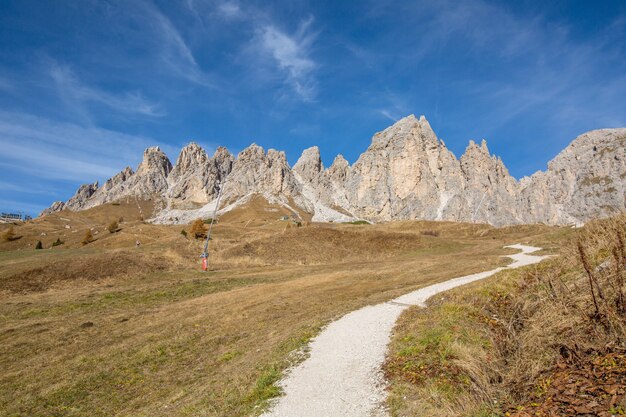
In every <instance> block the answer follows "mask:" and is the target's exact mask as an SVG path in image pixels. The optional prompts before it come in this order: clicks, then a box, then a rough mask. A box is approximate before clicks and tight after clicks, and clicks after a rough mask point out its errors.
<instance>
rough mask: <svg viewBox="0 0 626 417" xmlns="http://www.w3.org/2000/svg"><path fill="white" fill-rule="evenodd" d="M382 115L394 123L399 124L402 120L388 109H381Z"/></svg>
mask: <svg viewBox="0 0 626 417" xmlns="http://www.w3.org/2000/svg"><path fill="white" fill-rule="evenodd" d="M378 112H379V113H380V114H382V115H383V116H385V117H386V118H387V119H389V120H391V121H392V122H394V123H395V122H397V121H398V120H400V118H399V117H398V116H397V115H395V114H392V113H391V112H390V111H389V110H387V109H381V110H379V111H378Z"/></svg>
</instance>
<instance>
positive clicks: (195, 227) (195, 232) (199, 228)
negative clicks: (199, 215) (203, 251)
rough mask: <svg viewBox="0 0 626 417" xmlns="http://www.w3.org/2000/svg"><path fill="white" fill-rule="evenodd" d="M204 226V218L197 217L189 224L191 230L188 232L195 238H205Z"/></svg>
mask: <svg viewBox="0 0 626 417" xmlns="http://www.w3.org/2000/svg"><path fill="white" fill-rule="evenodd" d="M206 232H207V230H206V228H205V227H204V220H202V219H198V220H196V221H195V222H193V223H192V224H191V230H189V233H190V234H191V236H193V237H194V238H196V239H204V238H206Z"/></svg>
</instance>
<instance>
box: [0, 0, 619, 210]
mask: <svg viewBox="0 0 626 417" xmlns="http://www.w3.org/2000/svg"><path fill="white" fill-rule="evenodd" d="M625 68H626V2H624V1H614V2H612V1H574V0H572V1H564V0H561V1H559V0H554V1H549V2H544V1H505V2H495V1H487V0H469V1H447V0H438V1H425V2H420V1H412V2H402V1H384V0H379V1H367V0H364V1H359V2H354V1H297V0H296V1H284V2H269V1H245V0H241V1H235V0H181V1H178V2H176V1H164V0H126V1H117V0H84V1H63V0H55V1H44V0H41V1H31V0H15V1H13V0H3V1H2V2H0V210H2V211H5V210H11V211H18V210H22V211H25V212H27V213H31V214H37V213H38V212H39V211H40V210H41V209H43V208H45V207H47V206H48V205H49V204H50V203H51V202H52V201H54V200H67V198H69V197H70V196H71V195H72V194H73V192H74V191H75V189H76V188H77V186H78V185H79V184H81V183H85V182H93V181H95V180H100V181H101V182H102V181H104V180H106V179H107V178H108V177H110V176H111V175H113V174H115V173H116V172H118V171H120V170H121V169H122V168H124V167H125V166H126V165H131V166H133V168H136V166H137V164H138V163H139V162H140V160H141V155H142V151H143V149H144V148H145V147H147V146H151V145H160V146H161V147H162V148H163V149H164V150H165V151H166V153H168V155H169V156H170V159H171V160H172V162H174V161H175V159H176V157H177V155H178V151H179V150H180V148H181V147H182V146H184V145H185V144H187V143H188V142H189V141H191V140H193V141H196V142H198V143H200V144H201V145H203V146H204V147H205V148H206V149H207V151H208V152H210V153H212V152H213V151H214V149H215V148H216V147H217V146H219V145H224V146H226V147H228V148H229V149H230V150H231V151H232V152H234V153H236V152H239V151H240V150H242V149H243V148H245V147H246V146H248V145H249V144H250V143H252V142H256V143H258V144H259V145H261V146H263V147H264V148H266V149H267V148H275V149H279V150H285V151H286V153H287V157H288V159H289V162H290V163H291V164H292V165H293V163H295V161H296V160H297V158H298V157H299V155H300V153H301V152H302V150H303V149H305V148H308V147H310V146H313V145H318V146H319V147H320V148H321V152H322V158H323V161H324V163H325V165H329V164H330V163H331V162H332V160H333V159H334V157H335V155H336V154H338V153H342V154H343V155H344V156H345V157H346V158H347V159H348V161H350V162H351V163H353V162H354V161H355V160H356V159H357V158H358V156H359V155H360V153H362V152H363V151H364V150H365V149H366V148H367V146H368V145H369V143H370V139H371V137H372V135H373V134H374V133H375V132H377V131H379V130H382V129H384V128H385V127H387V126H389V125H390V124H392V123H393V122H394V121H395V120H397V119H399V118H401V117H403V116H406V115H408V114H411V113H414V114H416V115H417V116H419V115H421V114H423V115H425V116H426V117H427V119H428V120H429V121H430V123H431V125H432V126H433V128H434V130H435V132H436V133H437V135H438V136H439V137H440V138H442V139H443V140H444V141H445V142H446V145H447V146H448V147H449V148H450V149H452V151H453V152H454V153H455V154H456V155H457V157H458V156H460V155H461V154H462V153H463V151H464V149H465V147H466V146H467V142H468V141H469V139H475V140H480V139H483V138H486V139H487V141H488V143H489V147H490V150H491V152H492V153H494V154H497V155H500V156H501V157H502V159H503V160H504V162H505V164H506V165H507V166H508V167H509V170H510V171H511V173H512V174H513V175H514V176H515V177H517V178H519V177H521V176H524V175H529V174H532V173H533V172H534V171H536V170H539V169H545V166H546V163H547V162H548V161H549V160H550V159H551V158H553V157H554V156H555V155H556V154H557V153H558V152H559V151H560V150H561V149H562V148H564V147H565V146H566V145H567V144H568V143H569V142H570V141H571V140H572V139H574V138H575V137H576V136H577V135H579V134H581V133H583V132H585V131H587V130H591V129H597V128H604V127H624V126H626V70H625Z"/></svg>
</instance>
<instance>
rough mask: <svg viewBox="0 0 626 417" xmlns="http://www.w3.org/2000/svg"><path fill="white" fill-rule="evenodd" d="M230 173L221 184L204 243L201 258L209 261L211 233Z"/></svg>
mask: <svg viewBox="0 0 626 417" xmlns="http://www.w3.org/2000/svg"><path fill="white" fill-rule="evenodd" d="M230 170H232V162H231V169H230ZM230 170H229V171H230ZM229 173H230V172H227V173H226V175H224V180H223V181H222V182H220V190H219V192H218V193H217V200H216V201H215V208H214V209H213V216H212V217H211V223H210V224H209V231H208V232H207V235H206V240H205V241H204V252H202V255H200V257H201V258H206V259H207V260H208V258H209V240H210V239H211V232H212V231H213V223H215V217H216V216H217V210H218V209H219V207H220V200H221V199H222V193H223V191H224V188H225V186H226V180H227V179H228V174H229ZM207 264H208V261H207Z"/></svg>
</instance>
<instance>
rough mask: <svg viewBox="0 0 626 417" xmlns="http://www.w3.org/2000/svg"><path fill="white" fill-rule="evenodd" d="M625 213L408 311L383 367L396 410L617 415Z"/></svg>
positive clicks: (623, 402)
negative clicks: (548, 252)
mask: <svg viewBox="0 0 626 417" xmlns="http://www.w3.org/2000/svg"><path fill="white" fill-rule="evenodd" d="M625 240H626V216H622V217H618V218H615V219H610V220H603V221H598V222H594V223H591V224H589V225H587V226H586V227H585V228H584V229H581V230H578V231H577V232H576V233H575V234H573V235H571V236H570V237H569V238H568V239H565V240H564V242H563V244H562V245H561V246H560V247H559V248H558V253H559V256H558V257H556V258H554V259H551V260H547V261H544V262H542V263H541V264H539V265H536V266H530V267H527V268H525V269H522V270H513V271H504V272H501V273H499V274H497V275H495V276H493V277H491V278H489V279H488V280H487V281H485V282H480V283H476V284H472V285H470V286H466V287H462V288H458V289H456V290H453V291H450V292H448V293H446V294H445V295H443V296H442V297H438V298H436V299H434V300H431V303H430V308H428V309H410V310H408V311H407V312H406V313H405V314H403V315H402V317H401V318H400V320H399V322H398V324H397V327H396V329H395V331H394V336H393V341H392V344H391V352H390V354H389V356H388V360H387V363H386V373H387V376H388V378H389V379H390V381H391V384H390V394H391V395H390V398H389V407H390V409H391V410H392V415H394V416H432V415H438V416H518V417H522V416H566V415H585V416H586V415H589V416H591V415H594V416H611V415H623V414H626V398H625V395H626V332H625V330H626V299H625V297H624V290H626V289H625V288H624V281H625V279H626V269H625V268H626V249H625V246H624V242H625Z"/></svg>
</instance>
